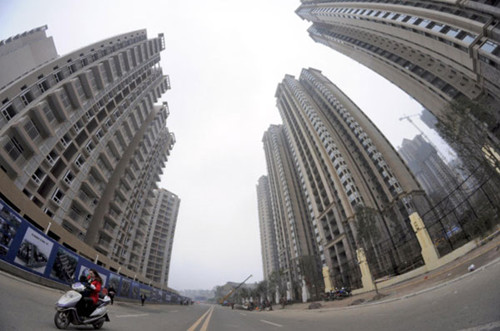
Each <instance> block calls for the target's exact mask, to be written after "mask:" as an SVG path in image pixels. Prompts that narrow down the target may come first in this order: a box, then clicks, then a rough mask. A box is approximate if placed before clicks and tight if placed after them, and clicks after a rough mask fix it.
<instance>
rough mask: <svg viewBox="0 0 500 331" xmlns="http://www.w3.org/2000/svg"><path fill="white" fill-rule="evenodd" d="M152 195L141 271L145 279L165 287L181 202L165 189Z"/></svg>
mask: <svg viewBox="0 0 500 331" xmlns="http://www.w3.org/2000/svg"><path fill="white" fill-rule="evenodd" d="M153 194H154V199H153V201H154V203H153V210H152V215H151V221H150V223H149V226H148V229H147V233H146V249H145V250H144V253H143V255H142V263H141V269H142V272H143V275H144V276H145V277H146V278H148V279H151V280H152V281H154V282H157V283H160V284H164V285H165V286H167V285H168V274H169V271H170V257H171V256H172V245H173V243H174V234H175V225H176V224H177V215H178V213H179V206H180V203H181V200H180V199H179V197H178V196H177V195H175V194H174V193H172V192H169V191H167V190H165V189H157V190H154V191H153Z"/></svg>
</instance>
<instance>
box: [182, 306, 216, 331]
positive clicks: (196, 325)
mask: <svg viewBox="0 0 500 331" xmlns="http://www.w3.org/2000/svg"><path fill="white" fill-rule="evenodd" d="M213 309H214V306H210V308H208V310H207V311H206V312H205V313H204V314H203V315H201V317H200V318H198V320H197V321H196V322H195V323H194V324H193V325H192V326H191V327H190V328H189V329H188V330H187V331H194V330H196V328H197V327H198V324H200V323H201V321H203V319H204V318H205V317H206V316H207V315H208V313H209V312H210V310H213Z"/></svg>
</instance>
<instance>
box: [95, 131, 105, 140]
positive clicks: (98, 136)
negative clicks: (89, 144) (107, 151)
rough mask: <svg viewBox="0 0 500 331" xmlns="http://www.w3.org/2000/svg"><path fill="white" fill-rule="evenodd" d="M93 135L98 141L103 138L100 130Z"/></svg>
mask: <svg viewBox="0 0 500 331" xmlns="http://www.w3.org/2000/svg"><path fill="white" fill-rule="evenodd" d="M95 135H96V137H97V139H98V140H101V139H102V137H104V134H103V132H102V129H99V130H98V131H97V132H96V134H95Z"/></svg>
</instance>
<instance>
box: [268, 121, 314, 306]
mask: <svg viewBox="0 0 500 331" xmlns="http://www.w3.org/2000/svg"><path fill="white" fill-rule="evenodd" d="M262 141H263V143H264V151H265V155H266V162H267V171H268V176H269V190H270V196H271V206H272V217H273V220H274V224H275V235H276V245H277V251H278V265H279V270H280V271H281V272H282V273H283V274H284V275H285V277H286V281H287V282H288V283H289V284H290V285H289V286H292V285H299V284H300V285H301V284H302V279H303V278H305V277H307V275H306V272H307V271H309V270H306V269H313V268H314V267H317V268H315V269H318V268H320V267H321V265H320V264H319V254H318V248H317V243H316V241H315V236H314V232H313V227H312V222H311V216H310V214H309V210H308V209H307V203H306V199H305V195H304V192H303V191H302V183H301V182H300V177H299V175H298V172H297V169H296V166H295V160H294V158H293V154H292V150H291V149H290V147H289V144H288V142H287V137H286V135H285V130H284V128H283V126H281V125H271V126H270V127H269V129H268V130H267V131H266V133H265V134H264V138H263V139H262ZM304 259H307V260H308V261H304ZM310 259H312V263H313V265H312V266H309V265H307V267H306V266H305V265H304V263H307V264H310V261H309V260H310ZM308 281H309V280H308ZM295 292H296V293H294V294H293V295H292V297H293V298H297V297H298V293H300V291H299V290H298V289H295Z"/></svg>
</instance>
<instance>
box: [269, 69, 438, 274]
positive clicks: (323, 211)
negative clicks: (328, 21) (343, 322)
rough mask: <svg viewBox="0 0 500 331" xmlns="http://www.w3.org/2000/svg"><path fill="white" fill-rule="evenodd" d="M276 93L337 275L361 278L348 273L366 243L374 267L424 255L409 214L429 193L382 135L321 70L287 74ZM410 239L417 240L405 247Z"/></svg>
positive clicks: (324, 253) (325, 253)
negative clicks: (371, 255) (357, 252)
mask: <svg viewBox="0 0 500 331" xmlns="http://www.w3.org/2000/svg"><path fill="white" fill-rule="evenodd" d="M276 97H277V106H278V109H279V111H280V115H281V118H282V119H283V125H284V127H285V131H286V137H287V141H288V144H289V146H290V149H291V156H292V157H293V163H294V165H296V168H297V171H298V176H299V182H300V185H301V189H302V191H303V192H304V194H305V197H306V202H307V204H308V206H307V208H308V211H309V212H310V217H311V219H312V225H313V227H314V233H315V235H316V240H317V242H318V244H319V250H320V252H321V260H322V262H323V263H324V264H325V265H327V266H328V267H329V269H330V272H331V274H332V276H333V277H335V278H336V279H339V281H341V282H344V283H345V282H351V283H352V282H353V281H356V280H358V281H359V279H356V277H357V275H354V274H350V270H349V268H350V267H349V265H351V266H352V265H353V264H352V263H353V262H354V261H355V259H356V249H357V248H359V247H364V248H365V249H366V250H367V254H368V255H370V254H373V257H372V261H371V263H372V267H374V268H376V269H377V270H381V271H382V273H383V272H384V271H385V272H386V273H387V272H389V271H391V272H392V271H394V270H395V269H396V270H397V269H398V268H400V267H402V265H403V264H405V263H408V262H410V261H412V260H418V259H419V258H420V248H419V247H418V244H416V243H415V241H414V240H411V239H412V238H413V236H414V234H413V231H412V229H411V226H410V222H409V214H411V213H412V212H419V213H422V212H423V211H427V210H428V209H429V206H428V202H427V198H426V196H425V194H424V192H423V191H422V189H421V187H420V186H419V185H418V183H417V181H416V180H415V178H414V177H413V175H412V174H411V173H410V171H409V170H408V168H407V167H406V165H405V164H404V162H403V161H402V160H401V158H400V157H399V156H398V154H397V152H396V151H395V150H394V148H393V147H392V146H391V144H390V143H389V142H388V141H387V139H386V138H385V137H384V136H383V135H382V133H381V132H380V131H379V130H378V129H377V128H376V127H375V125H374V124H373V123H372V122H371V121H370V120H369V119H368V118H367V117H366V115H365V114H364V113H363V112H362V111H361V110H360V109H359V108H358V107H357V106H356V105H355V104H354V103H353V102H352V101H351V100H350V99H349V98H348V97H347V96H346V95H345V94H344V93H342V91H341V90H340V89H338V88H337V86H335V85H334V84H333V83H332V82H331V81H329V80H328V79H327V78H326V77H325V76H323V75H322V74H321V72H320V71H318V70H315V69H304V70H302V73H301V75H300V79H299V80H296V79H295V78H294V77H293V76H290V75H286V76H285V78H284V79H283V81H282V82H281V83H280V84H279V85H278V89H277V91H276ZM367 215H368V216H367ZM362 224H364V225H362ZM361 233H364V235H361ZM404 242H407V243H410V242H413V243H414V244H411V245H412V246H411V247H410V246H406V247H404V248H403V246H404V245H403V243H404ZM409 245H410V244H409ZM354 264H355V263H354ZM356 266H357V265H356ZM339 276H341V277H340V278H339Z"/></svg>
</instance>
